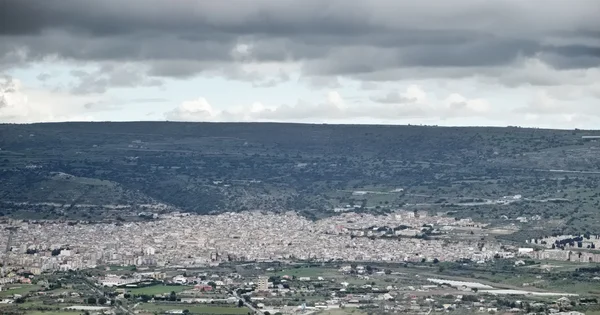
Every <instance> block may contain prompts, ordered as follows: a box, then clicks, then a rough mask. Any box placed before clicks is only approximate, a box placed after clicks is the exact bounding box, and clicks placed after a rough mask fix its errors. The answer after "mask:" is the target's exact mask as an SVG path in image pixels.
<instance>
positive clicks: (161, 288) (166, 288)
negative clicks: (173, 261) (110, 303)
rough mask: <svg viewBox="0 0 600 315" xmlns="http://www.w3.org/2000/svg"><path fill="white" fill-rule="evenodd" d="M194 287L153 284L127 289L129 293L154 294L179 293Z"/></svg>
mask: <svg viewBox="0 0 600 315" xmlns="http://www.w3.org/2000/svg"><path fill="white" fill-rule="evenodd" d="M193 288H194V287H192V286H184V285H181V286H179V285H178V286H171V285H153V286H150V287H144V288H135V289H128V290H129V291H130V293H131V294H135V295H142V294H147V295H156V294H169V293H171V292H175V293H179V292H183V291H185V290H190V289H193Z"/></svg>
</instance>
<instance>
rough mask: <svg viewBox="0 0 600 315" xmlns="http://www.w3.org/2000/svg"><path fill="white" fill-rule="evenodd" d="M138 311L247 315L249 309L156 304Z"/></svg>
mask: <svg viewBox="0 0 600 315" xmlns="http://www.w3.org/2000/svg"><path fill="white" fill-rule="evenodd" d="M136 310H144V311H147V312H156V311H159V312H164V311H168V310H189V311H190V313H193V314H215V315H216V314H225V315H236V314H247V313H248V311H249V309H248V308H246V307H234V306H222V307H221V306H209V305H197V304H154V303H146V304H141V305H139V306H138V307H137V308H136Z"/></svg>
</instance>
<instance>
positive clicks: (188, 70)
mask: <svg viewBox="0 0 600 315" xmlns="http://www.w3.org/2000/svg"><path fill="white" fill-rule="evenodd" d="M7 2H8V4H7V5H5V8H6V11H7V12H5V13H4V17H5V21H3V23H2V25H0V42H2V43H3V44H2V45H0V69H2V68H6V67H9V66H11V65H23V64H24V63H27V62H31V61H38V60H42V58H44V57H47V56H54V55H57V56H59V57H61V58H63V59H66V60H75V61H99V62H115V61H121V62H133V63H135V62H139V63H144V64H145V65H147V67H148V68H149V69H147V72H145V73H144V74H145V75H148V76H157V77H176V78H188V77H191V76H194V75H197V74H199V73H205V72H210V73H218V74H220V75H224V76H229V77H234V78H237V79H241V80H249V81H253V82H255V81H257V82H262V83H257V85H259V86H260V85H270V84H276V81H273V82H269V80H266V81H265V80H263V78H262V77H260V78H259V77H257V76H261V75H260V74H253V73H247V72H244V71H239V69H238V68H236V67H235V66H232V65H239V64H241V63H245V62H273V61H276V62H288V61H295V62H300V63H301V64H302V66H303V67H302V69H303V72H304V74H306V75H315V76H338V75H341V76H350V77H354V78H361V77H366V78H370V79H372V80H374V81H380V80H387V79H390V80H398V79H410V78H411V74H410V73H411V72H412V71H411V69H425V71H423V72H422V73H420V74H418V75H419V76H427V77H429V78H432V77H436V78H437V77H446V76H448V75H458V76H462V77H468V76H475V75H488V74H489V73H493V72H494V71H496V70H495V69H496V68H502V67H510V66H513V65H514V64H515V63H516V62H518V61H519V60H520V59H522V58H540V59H541V60H543V61H545V62H547V63H548V64H550V65H551V66H553V67H555V68H559V69H583V68H590V67H597V66H598V62H599V59H600V57H599V55H598V54H599V50H600V48H599V47H596V46H594V45H591V44H590V45H586V44H564V45H547V44H543V43H544V39H545V38H550V37H551V38H568V37H574V36H577V37H580V38H583V39H585V38H590V39H592V38H594V39H597V38H598V37H599V36H598V34H600V23H598V22H597V17H598V16H600V6H599V5H598V3H597V1H596V0H580V1H577V2H576V3H567V2H562V1H551V2H546V3H544V5H543V6H540V5H537V4H536V2H535V1H514V0H500V1H476V0H456V1H452V2H440V1H433V0H428V1H419V2H414V1H397V0H372V1H351V2H348V1H341V0H330V1H326V2H323V1H318V0H280V1H272V0H257V1H252V2H248V1H242V0H231V1H225V2H217V1H201V0H179V1H176V2H174V1H167V0H128V1H117V0H104V1H79V0H53V1H48V0H7ZM531 12H536V14H531ZM239 43H248V45H249V46H250V47H251V49H250V51H249V52H248V54H246V55H244V56H236V54H232V53H231V52H232V50H233V49H234V48H235V47H236V45H238V44H239ZM17 52H18V53H17ZM489 68H492V69H491V70H490V69H489ZM107 80H108V79H104V80H96V81H97V82H92V84H91V85H92V86H93V88H92V89H91V91H102V90H104V89H105V88H106V86H110V85H111V83H110V82H106V81H107ZM84 91H85V89H84Z"/></svg>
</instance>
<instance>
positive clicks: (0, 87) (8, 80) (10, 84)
mask: <svg viewBox="0 0 600 315" xmlns="http://www.w3.org/2000/svg"><path fill="white" fill-rule="evenodd" d="M15 91H16V87H15V83H14V81H13V79H12V77H10V76H6V75H5V76H2V75H0V108H2V107H6V106H7V105H8V101H7V99H6V94H10V93H14V92H15Z"/></svg>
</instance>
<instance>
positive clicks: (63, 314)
mask: <svg viewBox="0 0 600 315" xmlns="http://www.w3.org/2000/svg"><path fill="white" fill-rule="evenodd" d="M80 313H81V312H80V311H28V312H25V315H76V314H80Z"/></svg>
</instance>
